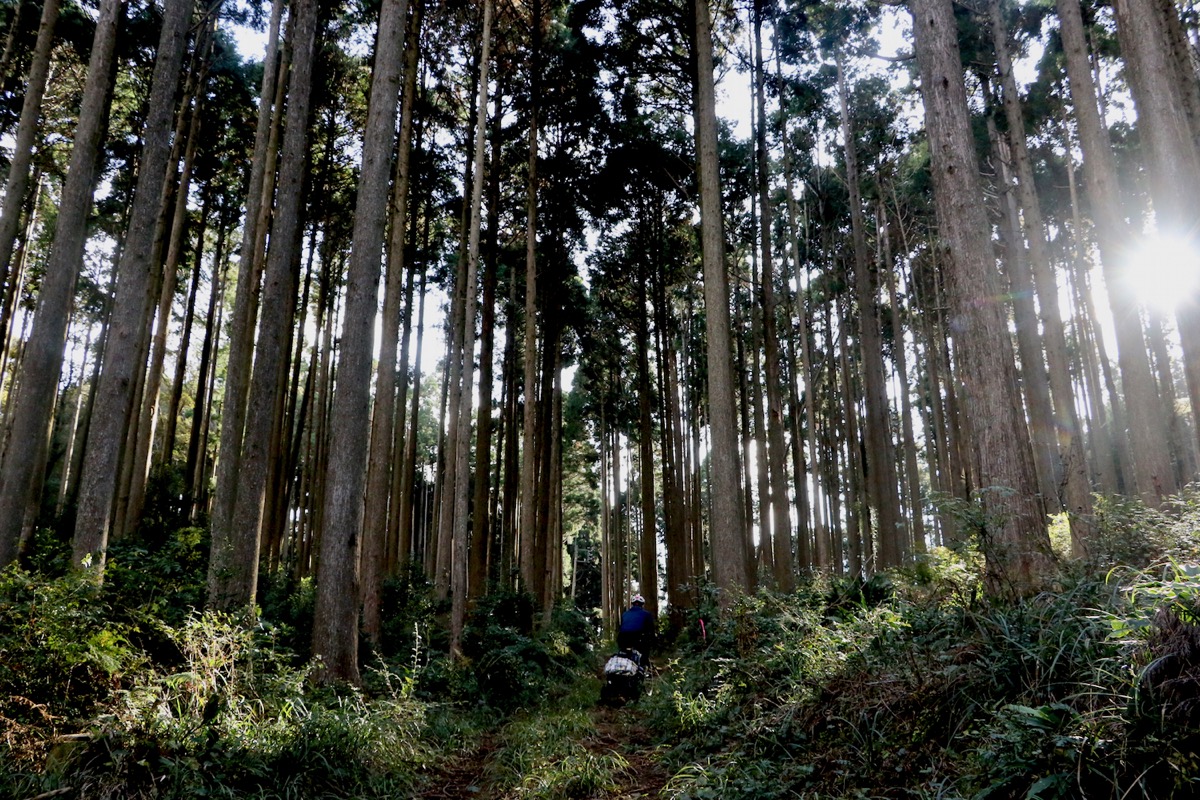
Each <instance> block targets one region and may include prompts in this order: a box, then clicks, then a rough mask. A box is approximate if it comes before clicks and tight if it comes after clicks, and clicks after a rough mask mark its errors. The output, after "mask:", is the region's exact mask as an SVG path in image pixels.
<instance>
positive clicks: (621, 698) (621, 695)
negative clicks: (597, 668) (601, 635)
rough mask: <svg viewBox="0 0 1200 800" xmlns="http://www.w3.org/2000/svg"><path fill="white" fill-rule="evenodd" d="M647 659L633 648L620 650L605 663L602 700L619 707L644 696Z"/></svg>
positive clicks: (601, 691)
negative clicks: (643, 688)
mask: <svg viewBox="0 0 1200 800" xmlns="http://www.w3.org/2000/svg"><path fill="white" fill-rule="evenodd" d="M645 664H646V659H645V657H644V656H643V655H642V654H641V653H640V652H638V651H637V650H633V649H629V648H626V649H623V650H618V651H617V652H616V654H614V655H613V656H612V658H610V659H608V661H607V662H606V663H605V665H604V686H602V687H601V689H600V702H601V703H603V704H604V705H609V706H613V707H617V708H619V707H620V706H623V705H625V704H626V703H632V702H634V701H636V700H637V699H638V698H639V697H641V696H642V684H643V683H645V681H646V666H645Z"/></svg>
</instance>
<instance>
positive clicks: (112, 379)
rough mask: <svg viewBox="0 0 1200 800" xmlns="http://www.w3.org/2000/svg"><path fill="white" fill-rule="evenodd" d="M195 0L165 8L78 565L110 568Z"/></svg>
mask: <svg viewBox="0 0 1200 800" xmlns="http://www.w3.org/2000/svg"><path fill="white" fill-rule="evenodd" d="M191 13H192V3H191V2H190V0H168V2H167V3H166V5H165V6H164V11H163V27H162V35H161V38H160V39H159V43H158V54H157V56H156V57H155V61H154V78H153V81H152V83H151V87H150V101H149V108H150V112H149V116H148V117H147V119H146V124H145V126H144V128H143V130H142V137H143V146H142V157H141V160H140V161H139V164H138V182H137V189H136V190H135V193H134V197H133V207H132V210H131V212H130V218H129V228H128V230H127V231H126V234H125V242H124V246H123V247H122V249H121V259H120V261H119V263H118V265H117V276H118V277H117V287H116V296H115V297H114V299H113V312H112V322H111V323H110V327H109V331H108V340H107V342H106V343H105V347H104V366H103V367H102V368H101V370H100V383H99V385H97V387H96V397H95V406H94V408H93V419H92V425H91V428H90V429H89V430H88V439H87V445H86V447H87V449H86V451H85V453H84V457H83V471H82V472H81V473H80V476H79V502H78V504H77V510H76V517H75V538H74V542H73V544H72V556H71V558H72V561H73V562H74V563H75V564H76V565H77V566H78V565H80V564H82V563H83V562H84V560H85V559H86V558H88V557H89V556H90V557H91V559H92V560H93V563H94V564H96V565H97V566H98V567H99V568H101V569H102V568H103V564H104V551H105V550H106V548H107V546H108V535H109V528H110V525H111V523H112V512H113V507H114V506H113V504H114V502H115V501H116V493H117V488H118V484H117V476H118V472H119V465H120V463H121V448H122V444H123V442H124V440H125V436H126V425H127V424H128V421H129V419H130V413H131V408H132V406H133V404H134V394H133V393H134V390H135V388H136V385H137V382H138V373H139V371H140V370H142V369H143V368H144V366H145V364H144V362H142V363H139V361H140V359H139V356H140V351H141V347H140V344H139V342H140V340H141V337H142V330H143V326H142V325H141V321H142V320H143V318H144V310H145V309H146V306H147V290H148V288H149V286H150V283H151V270H152V269H154V268H155V266H156V264H155V263H154V256H155V246H154V245H155V232H156V228H157V226H158V220H159V213H160V211H161V209H162V200H163V191H164V184H165V181H166V180H167V169H168V163H167V160H168V157H169V156H170V153H171V127H172V122H173V118H174V111H175V90H176V89H177V88H178V86H179V75H180V72H181V70H182V68H183V55H184V50H185V46H186V44H187V29H188V24H189V22H190V21H191Z"/></svg>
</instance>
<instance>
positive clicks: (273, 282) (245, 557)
mask: <svg viewBox="0 0 1200 800" xmlns="http://www.w3.org/2000/svg"><path fill="white" fill-rule="evenodd" d="M292 14H293V16H292V18H291V21H290V23H289V27H290V28H291V30H290V31H289V35H290V37H291V41H292V65H291V66H292V68H291V74H290V76H289V78H288V92H287V110H286V123H285V133H284V137H283V157H282V160H281V162H280V167H279V185H278V203H277V204H276V208H275V214H274V216H273V218H272V220H271V236H270V241H271V249H270V253H269V254H268V256H267V260H266V263H265V265H264V267H263V289H262V301H261V302H262V324H261V325H260V330H259V334H258V343H257V347H256V348H255V353H254V355H255V358H254V367H253V372H252V373H251V375H250V385H249V387H248V397H247V400H248V405H247V412H248V413H247V418H246V423H245V431H244V435H243V434H241V433H239V434H237V439H238V441H239V442H240V445H239V446H240V453H241V455H240V456H239V457H238V460H237V465H236V466H237V472H236V475H237V480H236V481H232V480H231V481H230V483H229V484H228V485H224V486H223V485H222V483H221V481H220V480H219V479H218V483H217V494H218V497H219V496H220V493H221V492H222V490H223V489H224V490H225V491H228V492H232V493H233V497H232V503H230V498H228V497H226V498H225V499H223V500H221V499H218V500H217V501H216V505H217V511H218V512H219V511H220V509H221V507H222V505H224V507H226V508H229V509H231V511H232V515H231V516H230V517H229V520H228V527H227V528H226V529H225V531H224V534H225V537H226V538H225V539H224V540H223V541H218V537H217V525H218V523H219V522H220V521H219V520H218V519H217V518H216V516H217V515H216V514H214V520H213V548H212V555H211V557H210V560H209V569H208V602H209V604H210V605H211V606H213V607H214V608H217V609H222V610H236V609H245V608H250V607H252V606H253V604H254V601H255V596H256V595H257V590H258V560H259V550H260V544H261V540H260V534H261V528H262V518H263V502H264V499H265V493H266V488H267V478H268V471H269V468H270V457H271V452H270V451H271V440H272V438H273V436H274V433H275V428H276V419H275V412H276V405H275V399H276V396H277V395H278V393H279V387H280V386H281V385H282V384H283V382H284V381H285V380H286V379H287V367H288V360H289V357H290V352H289V349H288V347H289V340H290V338H291V328H292V318H293V315H294V313H295V303H296V283H297V276H296V270H297V268H298V266H299V250H300V239H301V236H302V234H303V229H302V224H301V223H302V217H303V213H304V212H303V199H304V187H305V178H306V176H307V174H308V160H309V159H308V116H309V105H310V101H311V98H312V83H313V81H312V69H313V51H314V50H315V48H316V35H317V9H316V0H298V2H297V3H296V4H295V6H293V9H292ZM264 198H265V187H264ZM264 205H266V204H265V203H264ZM260 210H261V208H260ZM258 235H259V231H257V230H256V236H258ZM243 241H245V240H243ZM245 267H246V263H245V261H243V263H242V265H241V267H240V268H245ZM238 282H239V295H240V294H241V292H240V284H241V278H240V277H239V281H238ZM236 312H237V309H236V308H235V313H236ZM252 317H253V315H251V314H249V313H247V316H246V318H245V320H243V321H247V320H249V319H251V318H252ZM235 330H236V323H235ZM236 342H237V339H236V335H235V338H234V340H233V341H231V344H230V347H231V353H230V362H231V363H232V362H233V361H234V360H235V359H234V356H235V354H234V353H233V352H232V349H233V347H234V345H235V344H236ZM228 392H229V386H228V384H227V385H226V398H225V405H224V406H223V413H227V412H229V411H231V408H230V402H231V399H230V397H229V394H228ZM235 416H236V415H235ZM226 423H229V424H236V419H229V420H224V421H223V422H222V428H224V425H225V424H226ZM224 439H225V437H224V433H222V446H221V453H222V456H221V458H222V459H224V458H225V457H226V456H225V454H226V453H227V452H229V451H226V449H225V441H224Z"/></svg>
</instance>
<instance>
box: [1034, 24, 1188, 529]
mask: <svg viewBox="0 0 1200 800" xmlns="http://www.w3.org/2000/svg"><path fill="white" fill-rule="evenodd" d="M1056 2H1057V7H1058V15H1059V33H1060V35H1061V37H1062V42H1063V53H1064V54H1065V56H1066V61H1067V75H1068V77H1069V85H1070V89H1071V103H1072V105H1074V107H1075V119H1076V121H1077V123H1078V125H1079V143H1080V146H1081V148H1082V150H1083V170H1084V175H1085V177H1086V179H1087V186H1088V196H1089V198H1090V199H1091V201H1092V202H1091V205H1092V213H1093V214H1094V215H1095V223H1096V224H1095V230H1096V238H1097V242H1098V244H1099V245H1100V260H1101V263H1102V264H1103V266H1104V282H1105V284H1106V285H1107V288H1108V298H1109V305H1110V306H1111V307H1112V315H1113V326H1114V329H1115V333H1116V338H1117V362H1118V364H1119V366H1120V370H1121V383H1122V386H1123V387H1124V391H1125V404H1126V410H1127V412H1128V416H1129V438H1130V443H1131V448H1130V449H1131V456H1132V458H1133V464H1134V476H1133V477H1134V481H1135V482H1136V484H1137V492H1138V494H1139V495H1140V496H1141V498H1142V500H1143V501H1144V502H1145V503H1146V504H1147V505H1150V506H1152V507H1157V506H1158V504H1159V503H1160V502H1161V501H1162V497H1163V496H1164V495H1165V494H1167V493H1169V492H1170V491H1171V489H1172V486H1171V484H1172V483H1173V481H1172V480H1171V465H1170V460H1169V458H1168V456H1167V453H1168V448H1167V438H1166V437H1167V435H1166V425H1165V423H1164V420H1163V415H1162V411H1161V405H1160V401H1159V397H1158V392H1157V391H1156V390H1155V384H1154V377H1153V375H1152V374H1151V372H1150V361H1149V357H1148V356H1147V354H1146V340H1145V337H1144V335H1143V333H1142V326H1141V319H1140V315H1139V311H1138V307H1137V304H1136V303H1135V301H1134V298H1133V297H1132V296H1131V294H1130V293H1129V292H1128V291H1127V290H1126V289H1125V288H1124V287H1123V286H1122V285H1121V278H1120V270H1119V266H1120V264H1121V263H1122V259H1123V254H1124V252H1125V248H1126V246H1127V245H1128V243H1130V242H1131V241H1133V238H1134V232H1133V231H1132V230H1130V226H1129V224H1128V223H1127V222H1126V220H1125V218H1124V216H1123V215H1122V214H1121V211H1120V209H1119V208H1118V206H1117V198H1119V197H1120V186H1119V185H1118V182H1117V172H1116V164H1115V161H1114V159H1113V154H1112V149H1111V146H1110V145H1109V142H1108V137H1107V133H1106V131H1105V128H1104V125H1103V123H1102V121H1101V119H1100V114H1099V111H1098V110H1097V108H1096V89H1095V85H1094V84H1093V83H1092V74H1091V70H1090V63H1089V61H1088V57H1087V53H1088V50H1087V40H1086V39H1085V37H1084V33H1083V20H1082V17H1081V15H1080V11H1079V2H1078V0H1056ZM1125 8H1127V6H1124V5H1121V4H1118V6H1117V11H1118V25H1119V30H1123V31H1124V33H1123V34H1122V43H1123V44H1128V42H1127V40H1128V39H1129V38H1132V37H1134V36H1136V35H1137V34H1135V33H1134V32H1133V31H1130V30H1129V28H1128V27H1127V26H1121V25H1120V19H1121V16H1122V14H1123V13H1124V11H1123V10H1124V9H1125ZM1154 45H1155V46H1158V43H1157V42H1155V43H1154ZM1131 83H1132V84H1133V85H1135V86H1137V85H1138V84H1139V80H1137V79H1135V80H1133V81H1131ZM1144 127H1151V128H1152V127H1153V124H1151V125H1150V126H1144ZM1118 433H1122V432H1121V431H1118Z"/></svg>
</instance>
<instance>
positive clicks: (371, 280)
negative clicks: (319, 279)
mask: <svg viewBox="0 0 1200 800" xmlns="http://www.w3.org/2000/svg"><path fill="white" fill-rule="evenodd" d="M407 14H408V2H407V0H387V2H384V4H383V5H382V7H381V9H380V16H379V31H378V34H377V35H376V37H375V43H376V47H375V67H374V69H373V70H372V71H371V101H370V105H369V106H368V109H367V123H366V128H365V130H364V131H363V155H362V167H361V169H360V171H359V182H358V197H357V199H356V201H355V204H354V231H353V234H352V236H353V239H352V244H351V251H350V268H349V271H348V273H347V291H346V313H345V316H344V320H343V323H342V349H341V354H340V358H339V361H338V382H337V389H336V391H335V392H334V395H333V423H334V428H333V430H332V434H333V435H332V438H331V441H330V452H329V474H328V476H327V477H326V483H325V519H324V523H325V524H324V527H323V529H322V531H321V551H320V561H319V563H318V572H317V600H316V609H315V612H314V618H313V654H314V655H317V656H319V657H320V658H321V659H322V662H321V674H320V676H319V678H320V680H322V681H324V682H331V681H349V682H351V683H358V681H359V674H358V612H359V602H360V597H359V593H358V568H359V555H360V546H361V545H360V543H361V537H362V534H363V530H362V518H363V491H364V489H365V488H366V477H367V454H368V450H369V448H370V436H369V430H368V427H367V426H366V425H363V420H365V419H367V418H368V416H369V415H370V413H371V411H370V405H371V362H372V357H373V353H374V349H375V337H374V325H375V319H376V302H377V300H376V298H377V296H378V293H379V271H380V261H381V260H382V255H383V239H384V233H385V228H386V226H387V216H388V194H389V193H388V184H389V179H390V176H391V171H392V168H391V167H392V164H391V159H392V151H393V149H394V147H395V142H396V109H397V103H398V101H399V97H400V67H401V64H402V62H403V61H404V28H405V24H406V16H407ZM401 200H403V198H401ZM401 241H403V233H401ZM393 311H394V309H393ZM394 363H395V354H394V352H393V355H392V359H391V362H390V363H388V364H387V365H386V366H387V368H388V370H389V371H392V370H394ZM385 422H386V421H385ZM385 427H386V425H385ZM385 438H388V439H390V431H388V432H387V434H386V435H385ZM375 533H377V532H375ZM373 538H374V539H376V540H378V537H377V536H374V537H373ZM378 555H379V554H375V556H376V558H378Z"/></svg>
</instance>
